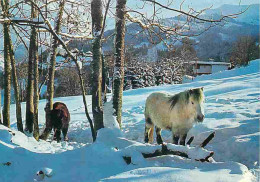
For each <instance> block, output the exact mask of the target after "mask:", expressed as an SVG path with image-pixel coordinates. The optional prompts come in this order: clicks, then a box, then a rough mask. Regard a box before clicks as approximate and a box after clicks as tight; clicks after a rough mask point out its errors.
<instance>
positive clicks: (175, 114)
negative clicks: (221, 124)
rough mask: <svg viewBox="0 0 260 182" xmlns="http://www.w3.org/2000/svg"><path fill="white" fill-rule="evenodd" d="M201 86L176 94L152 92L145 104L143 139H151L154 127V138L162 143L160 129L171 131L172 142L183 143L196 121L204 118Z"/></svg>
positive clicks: (150, 140) (146, 140)
mask: <svg viewBox="0 0 260 182" xmlns="http://www.w3.org/2000/svg"><path fill="white" fill-rule="evenodd" d="M203 103H204V94H203V87H202V88H195V89H190V90H186V91H184V92H181V93H178V94H176V95H170V94H167V93H162V92H155V93H152V94H151V95H150V96H149V97H148V98H147V100H146V104H145V113H144V115H145V139H144V141H145V142H146V143H147V142H149V143H151V142H152V141H153V130H154V127H155V129H156V135H157V137H156V140H157V143H158V144H162V143H163V141H162V137H161V130H162V129H167V130H171V131H172V136H173V143H174V144H178V141H179V138H180V137H181V140H180V144H181V145H185V139H186V137H187V133H188V131H189V130H190V129H191V128H192V126H193V124H195V123H196V122H202V121H203V119H204V107H203Z"/></svg>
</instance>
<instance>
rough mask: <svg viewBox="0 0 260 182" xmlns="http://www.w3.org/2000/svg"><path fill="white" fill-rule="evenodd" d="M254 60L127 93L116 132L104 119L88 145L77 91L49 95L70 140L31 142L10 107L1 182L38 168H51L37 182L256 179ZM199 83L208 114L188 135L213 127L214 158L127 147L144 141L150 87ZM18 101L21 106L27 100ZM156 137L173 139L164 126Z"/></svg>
mask: <svg viewBox="0 0 260 182" xmlns="http://www.w3.org/2000/svg"><path fill="white" fill-rule="evenodd" d="M259 63H260V60H255V61H252V62H251V63H250V65H249V66H248V67H243V68H238V69H234V70H231V71H224V72H221V73H218V74H213V75H208V76H201V77H197V78H196V79H195V80H194V82H192V83H187V84H182V85H165V86H159V87H151V88H143V89H137V90H129V91H126V92H124V104H123V119H122V120H123V124H122V132H121V131H120V130H118V129H116V127H115V128H113V124H110V125H109V127H110V128H106V129H102V130H100V131H99V134H98V139H97V141H96V142H95V143H94V144H90V143H91V133H90V129H89V125H88V122H87V119H86V117H85V114H84V108H83V103H82V98H81V97H80V96H76V97H67V98H57V99H55V100H59V101H62V102H65V103H66V104H67V105H68V108H69V110H70V112H71V125H70V128H69V133H68V136H69V139H70V141H69V142H61V143H59V144H57V143H56V142H48V141H47V142H45V141H40V142H36V141H35V140H34V139H33V138H32V137H27V136H25V135H24V134H22V133H20V132H17V131H15V130H16V124H15V114H14V113H15V105H12V106H11V111H12V116H11V121H12V125H11V129H7V128H6V127H4V126H0V176H1V180H0V181H1V182H2V181H39V180H41V179H40V178H39V177H38V176H37V175H36V173H37V171H39V170H43V171H44V170H45V171H46V170H47V171H51V175H48V176H45V178H44V179H43V181H158V180H160V181H181V182H183V181H184V182H185V181H234V182H236V181H257V179H259V171H260V170H259V136H260V132H259V112H260V109H259V99H260V96H259V88H260V87H259V83H260V80H259V76H260V74H259V66H260V65H259ZM201 86H203V87H204V92H205V95H206V104H205V114H206V118H205V120H204V122H203V123H202V124H199V125H196V126H195V127H193V128H192V129H191V131H190V132H189V136H192V135H193V136H195V141H194V143H193V145H196V144H199V143H200V142H201V141H202V140H203V139H204V138H205V137H206V136H207V135H208V134H209V133H210V132H212V131H215V132H216V136H215V138H214V139H213V141H211V142H210V143H209V144H208V146H207V149H208V150H212V151H214V152H215V154H214V156H213V158H214V160H215V161H216V162H212V163H201V162H197V161H194V160H190V159H184V158H181V157H177V156H171V155H170V156H161V157H157V158H151V159H144V158H142V156H141V155H140V153H139V152H137V151H135V150H133V149H135V147H137V146H144V144H142V143H143V132H144V116H143V112H144V103H145V100H146V98H147V96H148V95H149V94H150V93H152V92H154V91H167V92H170V93H178V92H180V91H183V90H186V89H189V88H193V87H201ZM87 98H88V103H91V102H90V97H89V96H88V97H87ZM44 105H45V101H44V100H41V101H40V104H39V109H40V110H39V118H40V121H39V122H40V127H41V128H42V127H43V124H44V120H45V119H44V114H45V113H44ZM108 105H109V104H108ZM22 106H23V111H25V104H24V103H23V104H22ZM89 110H91V106H90V105H89ZM23 113H25V112H23ZM23 117H24V116H23ZM105 119H106V122H105V125H106V126H108V122H107V121H108V119H107V117H105ZM112 120H113V119H109V121H112ZM162 136H163V139H164V141H165V142H171V133H170V132H168V131H163V133H162ZM126 151H127V152H128V153H131V155H132V156H133V160H132V164H130V165H127V164H126V163H125V162H124V160H123V159H122V156H123V155H124V153H125V152H126ZM7 162H10V165H8V164H9V163H7ZM46 168H47V169H46ZM48 168H49V169H48ZM253 174H254V175H255V176H254V175H253Z"/></svg>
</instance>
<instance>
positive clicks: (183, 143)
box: [180, 134, 187, 145]
mask: <svg viewBox="0 0 260 182" xmlns="http://www.w3.org/2000/svg"><path fill="white" fill-rule="evenodd" d="M186 137H187V134H184V135H181V141H180V145H185V140H186Z"/></svg>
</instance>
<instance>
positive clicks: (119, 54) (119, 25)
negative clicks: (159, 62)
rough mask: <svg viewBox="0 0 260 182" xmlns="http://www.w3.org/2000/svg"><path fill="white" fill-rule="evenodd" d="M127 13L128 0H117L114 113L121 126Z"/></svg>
mask: <svg viewBox="0 0 260 182" xmlns="http://www.w3.org/2000/svg"><path fill="white" fill-rule="evenodd" d="M125 13H126V0H117V5H116V38H115V67H114V76H113V79H114V80H113V81H114V83H113V86H114V87H113V107H114V109H115V113H114V115H115V116H116V119H117V122H118V123H119V126H120V127H121V117H122V102H123V101H122V99H123V98H122V97H123V86H124V61H125V59H124V58H125V55H124V49H125Z"/></svg>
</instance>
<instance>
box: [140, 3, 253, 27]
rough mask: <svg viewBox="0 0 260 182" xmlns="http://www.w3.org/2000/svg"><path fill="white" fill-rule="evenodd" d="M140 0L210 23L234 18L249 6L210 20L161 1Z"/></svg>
mask: <svg viewBox="0 0 260 182" xmlns="http://www.w3.org/2000/svg"><path fill="white" fill-rule="evenodd" d="M142 1H146V2H151V3H154V4H157V5H159V6H161V7H162V8H164V9H167V10H171V11H175V12H178V13H181V14H184V15H186V16H188V17H191V18H194V19H197V20H201V21H203V22H211V23H214V22H221V21H222V20H224V19H225V18H234V17H236V16H237V15H240V14H242V13H244V12H245V11H247V10H248V8H249V7H250V6H248V7H247V8H246V9H245V10H243V11H241V12H239V13H234V14H229V15H224V16H222V17H221V18H220V19H218V20H210V19H204V18H200V17H198V16H197V15H192V14H190V13H187V12H185V11H182V10H178V9H174V8H170V7H169V6H165V5H163V4H161V3H159V2H157V1H154V0H142Z"/></svg>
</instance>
